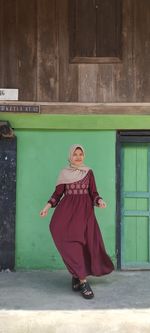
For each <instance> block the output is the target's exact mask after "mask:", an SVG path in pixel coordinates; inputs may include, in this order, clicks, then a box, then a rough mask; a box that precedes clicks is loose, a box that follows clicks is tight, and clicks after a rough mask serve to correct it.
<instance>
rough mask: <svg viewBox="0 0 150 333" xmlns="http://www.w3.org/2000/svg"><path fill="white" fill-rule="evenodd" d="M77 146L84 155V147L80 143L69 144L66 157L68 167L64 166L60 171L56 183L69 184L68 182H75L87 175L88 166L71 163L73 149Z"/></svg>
mask: <svg viewBox="0 0 150 333" xmlns="http://www.w3.org/2000/svg"><path fill="white" fill-rule="evenodd" d="M77 148H80V149H81V150H82V151H83V154H84V157H85V152H84V148H83V147H82V146H81V145H78V144H75V145H73V146H71V148H70V151H69V158H68V160H69V164H70V165H69V166H68V167H66V168H64V169H63V170H62V171H61V172H60V175H59V177H58V180H57V184H56V185H60V184H70V183H74V182H77V181H79V180H81V179H83V178H84V177H85V176H86V175H87V173H88V171H89V170H90V168H88V167H87V166H85V165H84V164H83V165H81V166H79V167H78V166H76V165H74V164H73V163H72V157H73V153H74V152H75V150H76V149H77Z"/></svg>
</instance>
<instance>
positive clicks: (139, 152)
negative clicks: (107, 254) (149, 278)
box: [121, 143, 150, 269]
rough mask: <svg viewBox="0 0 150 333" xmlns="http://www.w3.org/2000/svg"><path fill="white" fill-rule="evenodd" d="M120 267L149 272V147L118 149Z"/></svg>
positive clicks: (140, 145)
mask: <svg viewBox="0 0 150 333" xmlns="http://www.w3.org/2000/svg"><path fill="white" fill-rule="evenodd" d="M121 268H122V269H150V144H149V143H138V144H137V143H123V144H122V148H121Z"/></svg>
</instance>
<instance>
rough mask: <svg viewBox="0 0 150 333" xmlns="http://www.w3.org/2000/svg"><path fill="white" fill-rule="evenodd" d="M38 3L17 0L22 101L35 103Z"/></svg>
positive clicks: (20, 92)
mask: <svg viewBox="0 0 150 333" xmlns="http://www.w3.org/2000/svg"><path fill="white" fill-rule="evenodd" d="M36 18H37V1H36V0H32V1H30V0H26V1H24V0H17V32H18V67H19V69H18V71H19V74H18V75H19V79H18V81H19V96H20V98H19V99H20V100H24V101H26V100H28V101H34V100H36V98H37V94H36V90H37V87H36V67H37V20H36Z"/></svg>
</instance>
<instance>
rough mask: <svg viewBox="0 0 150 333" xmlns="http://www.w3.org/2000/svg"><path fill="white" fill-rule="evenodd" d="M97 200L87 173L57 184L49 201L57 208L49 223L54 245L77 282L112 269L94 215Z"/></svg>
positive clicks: (109, 271) (94, 186)
mask: <svg viewBox="0 0 150 333" xmlns="http://www.w3.org/2000/svg"><path fill="white" fill-rule="evenodd" d="M62 195H64V196H63V198H62V200H60V199H61V197H62ZM100 198H101V197H100V196H99V194H98V192H97V189H96V184H95V179H94V175H93V172H92V170H89V171H88V173H87V175H86V176H85V177H84V178H83V179H82V180H80V181H77V182H74V183H71V184H60V185H57V186H56V189H55V192H54V193H53V195H52V196H51V198H50V199H49V201H48V202H49V203H51V205H52V207H56V206H57V207H56V209H55V211H54V214H53V216H52V219H51V222H50V231H51V234H52V237H53V240H54V242H55V245H56V247H57V249H58V251H59V253H60V255H61V256H62V258H63V261H64V263H65V265H66V267H67V269H68V270H69V272H70V273H71V274H72V275H73V276H75V277H78V278H80V279H82V278H85V277H86V276H87V275H94V276H100V275H104V274H109V273H111V272H112V270H113V269H114V266H113V263H112V261H111V259H110V258H109V256H108V255H107V253H106V250H105V247H104V243H103V239H102V235H101V232H100V229H99V226H98V223H97V221H96V217H95V214H94V205H98V200H99V199H100Z"/></svg>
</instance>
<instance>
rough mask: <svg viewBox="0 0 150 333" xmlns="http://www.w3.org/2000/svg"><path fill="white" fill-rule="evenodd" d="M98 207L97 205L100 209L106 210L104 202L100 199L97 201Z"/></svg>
mask: <svg viewBox="0 0 150 333" xmlns="http://www.w3.org/2000/svg"><path fill="white" fill-rule="evenodd" d="M98 205H99V207H100V208H106V207H107V205H106V202H105V201H103V200H102V199H99V200H98Z"/></svg>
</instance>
